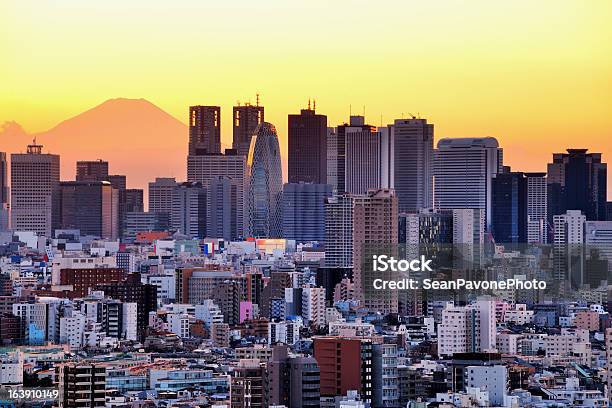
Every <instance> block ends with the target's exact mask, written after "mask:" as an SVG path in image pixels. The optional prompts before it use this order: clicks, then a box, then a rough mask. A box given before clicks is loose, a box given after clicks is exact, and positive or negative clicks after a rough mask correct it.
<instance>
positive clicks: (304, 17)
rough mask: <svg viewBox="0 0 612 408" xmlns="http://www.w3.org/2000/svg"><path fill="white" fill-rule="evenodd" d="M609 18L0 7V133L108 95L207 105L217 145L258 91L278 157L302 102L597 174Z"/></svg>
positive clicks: (511, 12)
mask: <svg viewBox="0 0 612 408" xmlns="http://www.w3.org/2000/svg"><path fill="white" fill-rule="evenodd" d="M466 4H467V5H466ZM609 21H612V3H611V2H608V1H605V0H594V1H592V2H588V3H584V2H580V1H574V0H567V1H541V2H530V1H513V2H504V3H502V2H489V1H484V0H475V1H472V2H469V3H465V2H460V1H450V0H447V1H435V2H426V1H420V2H416V1H386V2H378V3H372V2H366V1H348V0H339V1H335V2H327V1H319V0H316V1H308V2H307V1H298V2H284V1H280V0H279V1H272V0H261V1H258V2H250V1H247V0H240V1H233V2H231V3H230V4H229V5H228V2H219V1H216V2H211V1H196V0H193V1H184V2H180V3H169V2H165V1H162V0H154V1H147V2H144V1H118V0H111V1H107V2H96V3H89V2H86V3H83V2H80V1H77V0H60V1H56V2H37V1H33V0H24V1H20V2H3V3H2V4H0V27H2V35H0V51H2V55H3V63H2V64H0V89H1V90H2V92H0V123H3V122H6V121H15V122H17V123H19V124H20V125H21V126H23V128H24V129H25V130H26V131H27V132H28V133H37V132H43V131H46V130H48V129H51V128H53V127H54V126H56V125H57V124H58V123H60V122H62V121H64V120H66V119H68V118H71V117H74V116H77V115H79V114H80V113H82V112H83V111H86V110H88V109H91V108H92V107H94V106H97V105H99V104H101V103H102V102H104V101H105V100H108V99H113V98H118V97H125V98H135V99H138V98H144V99H147V100H148V101H150V102H152V103H153V104H155V105H156V106H158V107H160V108H161V109H163V110H164V111H166V112H168V113H170V114H171V115H172V116H174V117H175V118H177V119H179V120H180V121H182V122H183V123H184V122H186V117H187V109H188V106H189V105H196V104H202V105H220V106H221V109H222V142H223V143H224V144H225V145H231V107H232V106H233V105H235V104H236V102H237V101H238V100H240V101H242V102H249V101H250V102H252V103H253V102H255V94H256V93H259V94H260V95H261V104H262V105H264V106H265V109H266V120H267V121H269V122H272V123H274V124H275V125H276V127H277V129H278V130H279V134H280V136H281V148H282V150H283V152H284V153H286V129H287V114H288V113H296V112H299V109H300V108H303V107H305V106H306V104H307V101H308V99H309V98H314V99H316V100H317V111H319V112H320V113H324V114H326V115H327V116H328V124H329V125H330V126H335V125H337V124H340V123H342V122H344V121H346V120H347V119H348V114H349V105H352V109H353V112H356V113H361V112H362V110H363V106H365V111H366V119H367V121H368V122H369V123H371V124H374V125H380V124H381V122H382V123H383V124H387V123H391V122H392V121H393V119H395V118H399V117H402V116H404V117H406V116H408V115H409V114H414V115H420V116H421V117H423V118H427V119H428V120H429V121H430V122H432V123H434V124H435V135H436V139H440V138H441V137H466V136H494V137H496V138H497V139H498V140H499V141H500V144H501V146H502V147H503V148H504V150H505V152H504V156H505V157H504V160H505V163H506V164H509V165H511V166H512V167H513V169H515V170H524V171H543V170H545V166H546V163H547V162H549V161H550V159H551V157H552V153H553V152H557V151H564V150H565V149H566V148H568V147H585V148H587V147H588V148H589V150H590V151H600V152H602V153H603V154H604V160H605V161H606V162H609V163H612V144H611V143H610V140H611V139H612V115H610V112H612V43H610V41H609V39H610V38H612V26H610V24H609ZM381 115H382V117H381ZM0 137H2V136H0ZM108 137H109V138H111V139H112V137H113V135H108ZM146 137H147V135H143V134H135V135H134V138H135V140H146ZM183 137H184V139H183V140H184V143H185V151H186V143H187V134H186V133H185V135H184V136H183ZM41 142H42V143H43V144H44V143H45V142H46V141H45V140H41ZM115 142H116V143H120V142H121V140H115ZM156 143H157V144H159V146H148V149H150V150H154V149H156V148H157V149H159V151H158V152H157V154H162V155H163V154H164V148H165V146H164V145H163V143H159V142H156ZM173 143H178V141H173ZM3 145H5V146H6V141H5V140H1V139H0V151H2V150H5V148H3ZM75 149H79V146H78V145H77V146H75ZM78 153H79V150H77V151H76V152H75V155H78ZM85 153H86V154H85ZM97 153H98V154H97V155H95V156H93V154H92V153H91V152H89V151H86V149H84V150H83V157H82V159H97V158H103V159H105V160H108V161H109V162H110V163H111V167H113V159H114V155H115V152H114V151H113V150H112V149H110V150H109V151H99V152H97ZM137 153H138V152H134V156H135V157H134V160H136V161H138V160H146V157H142V156H139V155H138V154H137ZM177 154H178V153H177ZM285 158H286V155H285ZM117 160H119V159H117ZM173 165H174V164H173ZM174 166H175V168H172V169H167V171H166V169H165V168H160V169H159V173H158V174H150V173H147V174H130V173H128V183H130V180H131V179H137V180H139V182H138V185H133V187H144V186H142V185H140V180H144V179H145V178H147V179H149V180H151V179H153V178H154V177H155V176H156V175H157V176H159V175H164V174H167V175H172V174H176V173H177V171H181V172H182V173H184V167H185V161H184V160H183V161H181V162H178V163H176V164H175V165H174ZM135 167H138V166H135ZM181 169H182V170H181ZM121 171H123V169H122V168H119V169H117V171H115V172H116V173H120V172H121ZM133 171H138V170H137V169H136V170H133ZM143 171H145V170H143ZM146 171H148V170H146ZM66 176H67V175H64V174H62V178H64V179H65V178H66ZM610 179H612V177H611V178H610ZM130 184H131V183H130Z"/></svg>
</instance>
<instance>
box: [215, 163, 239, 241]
mask: <svg viewBox="0 0 612 408" xmlns="http://www.w3.org/2000/svg"><path fill="white" fill-rule="evenodd" d="M238 157H242V156H238ZM240 194H241V195H242V189H240ZM238 202H240V203H242V197H241V199H240V201H239V200H238V186H237V185H236V184H235V183H233V182H232V179H231V178H230V177H227V176H219V177H215V178H213V179H212V180H210V182H209V184H208V202H207V208H206V211H207V217H206V235H207V236H208V237H210V238H223V239H226V240H237V239H238V238H239V237H242V236H243V231H241V230H239V229H238V216H237V213H238ZM241 224H242V223H241Z"/></svg>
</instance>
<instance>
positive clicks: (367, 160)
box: [335, 116, 394, 194]
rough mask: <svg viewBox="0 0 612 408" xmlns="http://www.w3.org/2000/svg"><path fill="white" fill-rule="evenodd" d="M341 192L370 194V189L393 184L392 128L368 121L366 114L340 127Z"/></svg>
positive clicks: (339, 175) (338, 170) (339, 182)
mask: <svg viewBox="0 0 612 408" xmlns="http://www.w3.org/2000/svg"><path fill="white" fill-rule="evenodd" d="M335 138H336V172H335V173H336V177H337V190H338V193H344V192H346V193H351V194H366V192H367V191H368V190H369V189H376V188H392V187H393V177H394V171H393V161H394V160H393V159H394V153H393V138H392V136H391V135H390V129H389V128H380V129H378V130H376V127H374V126H371V125H366V124H365V119H364V117H363V116H351V118H350V123H349V124H344V125H340V126H338V127H337V129H336V135H335Z"/></svg>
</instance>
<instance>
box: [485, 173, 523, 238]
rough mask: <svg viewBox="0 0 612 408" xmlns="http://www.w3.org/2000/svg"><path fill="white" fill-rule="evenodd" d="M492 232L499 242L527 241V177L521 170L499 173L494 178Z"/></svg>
mask: <svg viewBox="0 0 612 408" xmlns="http://www.w3.org/2000/svg"><path fill="white" fill-rule="evenodd" d="M492 187H493V194H492V198H491V199H492V206H491V207H492V214H491V223H492V224H491V232H492V234H493V238H494V239H495V242H497V243H504V244H519V243H521V244H524V243H526V242H527V178H526V177H525V174H523V173H521V172H504V173H498V174H497V175H496V176H495V178H494V179H493V184H492Z"/></svg>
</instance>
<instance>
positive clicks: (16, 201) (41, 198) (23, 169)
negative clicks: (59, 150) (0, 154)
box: [11, 143, 60, 237]
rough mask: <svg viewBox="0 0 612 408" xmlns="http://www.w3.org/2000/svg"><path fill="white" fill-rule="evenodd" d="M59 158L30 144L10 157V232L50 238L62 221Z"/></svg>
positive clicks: (40, 147) (39, 146) (38, 146)
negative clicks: (22, 151) (25, 232)
mask: <svg viewBox="0 0 612 408" xmlns="http://www.w3.org/2000/svg"><path fill="white" fill-rule="evenodd" d="M59 179H60V157H59V155H56V154H48V153H43V152H42V146H41V145H37V144H35V143H34V144H31V145H29V146H28V150H27V153H25V154H21V153H19V154H12V155H11V228H12V229H14V230H16V231H34V232H36V233H37V234H41V235H45V236H48V237H50V236H51V233H52V231H53V229H54V228H55V227H56V226H57V225H58V221H59Z"/></svg>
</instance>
